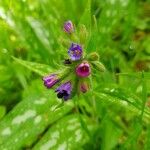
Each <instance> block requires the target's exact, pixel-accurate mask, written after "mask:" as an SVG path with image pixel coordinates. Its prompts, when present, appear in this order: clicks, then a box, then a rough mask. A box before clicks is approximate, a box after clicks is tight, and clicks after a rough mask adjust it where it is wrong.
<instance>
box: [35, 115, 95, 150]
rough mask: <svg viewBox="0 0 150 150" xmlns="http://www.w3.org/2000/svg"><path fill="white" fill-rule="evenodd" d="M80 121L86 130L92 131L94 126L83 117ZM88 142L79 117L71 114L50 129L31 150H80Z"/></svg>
mask: <svg viewBox="0 0 150 150" xmlns="http://www.w3.org/2000/svg"><path fill="white" fill-rule="evenodd" d="M82 119H83V121H84V123H86V124H87V127H88V129H89V130H92V129H93V127H94V125H92V124H91V122H90V120H89V119H88V118H86V117H85V116H82ZM88 140H89V137H88V135H87V133H86V132H85V130H84V128H83V127H82V125H81V122H80V118H79V115H78V114H76V115H75V114H73V115H70V116H67V117H65V118H63V119H61V120H60V121H59V122H58V123H57V124H55V125H54V126H53V127H52V128H50V129H49V130H48V131H47V133H46V134H45V135H44V137H43V138H42V139H41V140H40V141H39V142H38V143H37V144H36V145H35V147H34V148H33V150H49V149H51V150H56V149H57V150H65V149H81V147H82V145H84V144H85V142H87V141H88Z"/></svg>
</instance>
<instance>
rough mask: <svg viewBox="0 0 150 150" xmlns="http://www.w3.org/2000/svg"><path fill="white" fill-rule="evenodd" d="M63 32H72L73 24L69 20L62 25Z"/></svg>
mask: <svg viewBox="0 0 150 150" xmlns="http://www.w3.org/2000/svg"><path fill="white" fill-rule="evenodd" d="M64 31H65V32H66V33H69V34H70V33H72V32H74V27H73V23H72V22H71V21H70V20H69V21H66V22H65V23H64Z"/></svg>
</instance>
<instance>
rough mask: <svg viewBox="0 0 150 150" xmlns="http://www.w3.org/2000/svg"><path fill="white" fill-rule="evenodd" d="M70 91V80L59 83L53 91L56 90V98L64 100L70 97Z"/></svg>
mask: <svg viewBox="0 0 150 150" xmlns="http://www.w3.org/2000/svg"><path fill="white" fill-rule="evenodd" d="M71 91H72V85H71V82H69V81H68V82H66V83H64V84H62V85H60V86H59V87H58V88H57V89H56V90H55V92H57V97H58V98H62V99H64V100H65V101H66V100H68V99H69V98H70V95H71Z"/></svg>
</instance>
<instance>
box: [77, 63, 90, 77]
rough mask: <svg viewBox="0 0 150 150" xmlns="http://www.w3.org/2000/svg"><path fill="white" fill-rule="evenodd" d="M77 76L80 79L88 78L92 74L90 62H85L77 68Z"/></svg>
mask: <svg viewBox="0 0 150 150" xmlns="http://www.w3.org/2000/svg"><path fill="white" fill-rule="evenodd" d="M76 74H77V75H78V76H79V77H88V76H89V75H90V74H91V68H90V65H89V63H88V62H83V63H81V64H80V65H78V66H77V67H76Z"/></svg>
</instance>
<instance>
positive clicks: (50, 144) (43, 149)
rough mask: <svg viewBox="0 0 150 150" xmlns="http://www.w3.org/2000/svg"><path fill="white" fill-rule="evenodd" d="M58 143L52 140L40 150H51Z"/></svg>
mask: <svg viewBox="0 0 150 150" xmlns="http://www.w3.org/2000/svg"><path fill="white" fill-rule="evenodd" d="M56 143H57V141H56V139H51V140H49V141H48V142H46V143H45V144H43V145H42V146H41V147H40V150H49V149H50V148H52V147H53V146H55V145H56Z"/></svg>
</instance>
